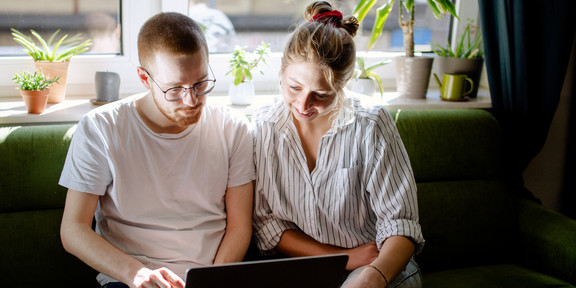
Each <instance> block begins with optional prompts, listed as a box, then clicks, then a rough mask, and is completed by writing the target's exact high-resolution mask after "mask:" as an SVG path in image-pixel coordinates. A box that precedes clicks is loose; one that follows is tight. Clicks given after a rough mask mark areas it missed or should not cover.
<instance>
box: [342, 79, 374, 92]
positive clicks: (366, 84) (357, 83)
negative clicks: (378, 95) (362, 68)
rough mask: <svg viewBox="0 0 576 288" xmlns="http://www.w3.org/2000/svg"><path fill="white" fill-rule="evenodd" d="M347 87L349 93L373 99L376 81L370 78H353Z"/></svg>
mask: <svg viewBox="0 0 576 288" xmlns="http://www.w3.org/2000/svg"><path fill="white" fill-rule="evenodd" d="M348 87H349V89H350V90H351V91H354V92H357V93H360V94H364V95H367V96H370V97H373V96H374V93H375V91H376V81H374V80H373V79H370V78H368V79H366V78H363V79H361V78H354V79H352V80H350V84H349V86H348Z"/></svg>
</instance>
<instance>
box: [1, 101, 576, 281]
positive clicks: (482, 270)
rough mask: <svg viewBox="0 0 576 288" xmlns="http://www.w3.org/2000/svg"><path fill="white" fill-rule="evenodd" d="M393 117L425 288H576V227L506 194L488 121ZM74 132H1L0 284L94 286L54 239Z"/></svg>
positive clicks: (453, 114) (475, 114)
mask: <svg viewBox="0 0 576 288" xmlns="http://www.w3.org/2000/svg"><path fill="white" fill-rule="evenodd" d="M391 114H392V115H393V117H395V119H396V121H397V125H398V129H399V131H400V134H401V136H402V139H403V141H404V144H405V146H406V149H407V151H408V154H409V155H410V159H411V161H412V166H413V168H414V174H415V177H416V181H417V182H418V197H419V200H418V201H419V207H420V222H421V224H422V229H423V232H424V237H425V238H426V245H425V247H424V250H423V252H422V253H421V254H419V255H418V256H417V261H418V262H419V264H420V266H421V269H422V272H423V277H424V286H425V287H482V288H486V287H575V286H574V285H576V221H574V220H571V219H569V218H567V217H564V216H562V215H560V214H559V213H556V212H554V211H552V210H550V209H547V208H545V207H543V206H541V205H539V204H537V203H535V202H533V201H530V200H527V199H521V198H517V197H513V196H511V195H510V194H511V193H509V188H507V187H506V186H505V185H504V182H503V181H502V179H500V177H501V175H502V173H501V171H500V169H501V167H502V166H501V163H500V159H501V157H500V156H501V153H502V151H501V150H500V149H501V148H500V135H499V128H498V125H497V122H496V121H495V119H494V118H493V117H492V116H491V115H490V113H488V112H486V111H484V110H474V109H467V110H401V111H391ZM74 129H75V125H74V123H69V124H53V125H33V126H19V125H11V126H4V127H1V126H0V167H2V168H1V169H2V171H1V173H0V227H2V231H1V232H0V274H1V275H2V277H0V283H4V284H8V285H14V286H19V287H97V284H96V281H95V280H94V278H95V275H96V274H97V273H96V272H95V271H94V270H92V269H91V268H89V267H88V266H86V265H85V264H83V263H82V262H81V261H79V260H77V259H76V258H75V257H73V256H71V255H69V254H68V253H66V252H65V251H64V249H63V248H62V245H61V243H60V238H59V226H60V219H61V216H62V209H63V206H64V199H65V194H66V189H65V188H63V187H60V186H58V184H57V182H58V179H59V176H60V172H61V169H62V166H63V163H64V159H65V156H66V151H67V149H68V145H69V144H70V139H71V137H72V135H73V133H74Z"/></svg>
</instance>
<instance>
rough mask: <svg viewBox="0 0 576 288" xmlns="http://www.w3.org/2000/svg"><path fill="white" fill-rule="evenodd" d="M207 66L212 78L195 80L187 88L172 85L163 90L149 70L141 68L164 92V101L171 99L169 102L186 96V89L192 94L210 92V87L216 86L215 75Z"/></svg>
mask: <svg viewBox="0 0 576 288" xmlns="http://www.w3.org/2000/svg"><path fill="white" fill-rule="evenodd" d="M208 68H209V69H210V73H212V78H214V79H212V80H211V79H207V80H203V81H200V82H196V83H194V84H193V85H192V86H190V87H189V88H186V87H172V88H168V89H167V90H166V91H164V90H162V88H160V85H158V83H157V82H156V80H154V78H152V75H151V74H150V72H148V71H147V70H146V69H144V67H142V69H143V70H144V71H146V74H148V76H150V79H152V82H154V84H156V86H158V88H159V89H160V91H162V92H164V98H165V99H166V101H171V102H175V101H178V100H180V99H182V98H184V96H186V94H188V91H190V90H192V91H191V92H192V93H194V95H196V96H204V95H206V94H208V93H210V91H212V89H214V86H216V77H214V72H213V71H212V67H210V65H208Z"/></svg>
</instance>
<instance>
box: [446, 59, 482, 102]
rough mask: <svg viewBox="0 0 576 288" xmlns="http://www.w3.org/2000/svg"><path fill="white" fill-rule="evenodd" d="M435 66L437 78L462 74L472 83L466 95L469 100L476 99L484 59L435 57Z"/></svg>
mask: <svg viewBox="0 0 576 288" xmlns="http://www.w3.org/2000/svg"><path fill="white" fill-rule="evenodd" d="M435 65H436V68H437V71H438V77H442V76H443V75H444V74H464V75H466V76H468V78H470V79H472V82H474V88H473V89H472V92H471V93H470V94H469V95H468V97H470V98H476V96H477V95H478V87H479V86H480V76H481V75H482V67H483V65H484V59H465V58H452V57H442V56H438V57H436V61H435Z"/></svg>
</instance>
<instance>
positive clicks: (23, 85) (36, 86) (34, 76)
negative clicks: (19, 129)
mask: <svg viewBox="0 0 576 288" xmlns="http://www.w3.org/2000/svg"><path fill="white" fill-rule="evenodd" d="M59 79H60V77H53V78H49V77H48V76H46V75H44V73H42V71H38V70H36V71H34V73H31V72H28V71H24V72H21V73H16V74H15V75H14V77H13V78H12V81H14V83H16V84H17V85H18V89H20V95H22V99H23V100H24V104H25V105H26V110H27V111H28V113H32V114H41V113H42V112H44V109H45V108H46V103H47V102H48V94H49V93H50V85H52V84H53V83H58V80H59Z"/></svg>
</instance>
